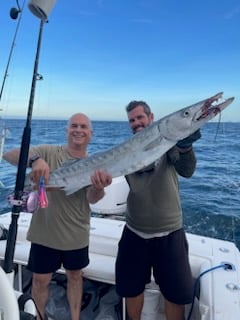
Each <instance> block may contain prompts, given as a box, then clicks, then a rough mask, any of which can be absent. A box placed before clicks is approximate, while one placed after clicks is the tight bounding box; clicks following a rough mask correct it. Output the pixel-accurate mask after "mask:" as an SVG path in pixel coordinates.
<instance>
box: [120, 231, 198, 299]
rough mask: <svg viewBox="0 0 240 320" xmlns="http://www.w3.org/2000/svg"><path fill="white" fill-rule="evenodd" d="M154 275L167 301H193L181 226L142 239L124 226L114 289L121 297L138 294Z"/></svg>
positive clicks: (184, 237)
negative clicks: (165, 234) (158, 235)
mask: <svg viewBox="0 0 240 320" xmlns="http://www.w3.org/2000/svg"><path fill="white" fill-rule="evenodd" d="M152 272H153V277H154V279H155V281H156V283H157V284H158V285H159V288H160V290H161V292H162V294H163V296H164V298H165V299H167V300H168V301H170V302H173V303H176V304H187V303H190V302H191V301H192V295H193V278H192V274H191V268H190V264H189V258H188V243H187V239H186V236H185V232H184V230H183V229H180V230H177V231H175V232H172V233H170V234H169V235H167V236H163V237H156V238H151V239H143V238H141V237H139V236H138V235H136V234H135V233H134V232H132V231H131V230H129V229H128V228H127V227H126V226H125V228H124V230H123V234H122V237H121V239H120V241H119V245H118V255H117V259H116V290H117V292H118V294H119V295H120V296H122V297H136V296H137V295H139V294H141V293H142V292H143V291H144V289H145V286H146V284H147V283H149V282H150V281H151V275H152Z"/></svg>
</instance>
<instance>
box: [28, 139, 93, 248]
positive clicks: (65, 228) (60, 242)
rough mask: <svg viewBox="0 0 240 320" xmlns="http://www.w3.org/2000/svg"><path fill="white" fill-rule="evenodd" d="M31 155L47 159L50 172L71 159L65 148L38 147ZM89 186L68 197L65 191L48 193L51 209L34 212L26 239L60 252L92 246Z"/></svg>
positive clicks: (49, 207) (32, 149)
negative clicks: (87, 195)
mask: <svg viewBox="0 0 240 320" xmlns="http://www.w3.org/2000/svg"><path fill="white" fill-rule="evenodd" d="M30 152H31V154H36V155H39V156H40V157H41V158H42V159H44V160H45V161H46V162H47V163H48V165H49V166H50V169H51V170H54V169H56V168H58V167H60V166H61V165H62V163H63V162H64V161H66V160H68V159H72V157H71V156H70V155H69V153H68V152H67V148H66V146H53V145H39V146H37V147H32V148H31V150H30ZM86 189H87V187H85V188H83V189H81V190H79V191H77V192H75V193H73V194H71V195H69V196H66V195H65V192H64V191H49V192H47V196H48V202H49V204H48V207H47V208H45V209H41V208H40V209H39V210H38V211H37V212H35V213H33V216H32V220H31V224H30V228H29V231H28V235H27V239H28V240H29V241H31V242H33V243H37V244H41V245H44V246H47V247H50V248H54V249H60V250H75V249H80V248H84V247H86V246H87V245H88V244H89V229H90V207H89V203H88V201H87V199H86Z"/></svg>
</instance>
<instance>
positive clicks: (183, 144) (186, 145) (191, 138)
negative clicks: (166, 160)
mask: <svg viewBox="0 0 240 320" xmlns="http://www.w3.org/2000/svg"><path fill="white" fill-rule="evenodd" d="M200 138H201V132H200V129H198V130H197V131H195V132H194V133H192V134H191V135H190V136H189V137H187V138H185V139H183V140H180V141H178V143H177V147H178V148H181V149H187V148H190V147H191V146H192V144H193V142H195V141H197V140H198V139H200Z"/></svg>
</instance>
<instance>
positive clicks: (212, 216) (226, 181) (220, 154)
mask: <svg viewBox="0 0 240 320" xmlns="http://www.w3.org/2000/svg"><path fill="white" fill-rule="evenodd" d="M5 122H6V125H7V127H8V128H9V130H10V134H9V135H8V137H7V139H6V142H5V151H6V150H9V149H12V148H16V147H19V146H20V144H21V139H22V134H23V129H24V126H25V120H19V119H18V120H13V119H11V120H10V119H6V120H5ZM31 127H32V130H31V143H32V144H33V145H36V144H39V143H41V144H42V143H50V144H64V143H65V141H66V121H63V120H33V121H32V126H31ZM93 130H94V135H93V139H92V142H91V144H90V146H89V153H94V152H97V151H102V150H106V149H109V148H111V147H112V146H114V145H116V144H119V143H121V142H123V141H124V140H126V139H127V138H128V137H130V135H131V132H130V130H129V126H128V123H127V122H121V121H119V122H118V121H112V122H111V121H94V122H93ZM201 132H202V137H201V139H200V140H199V141H197V142H196V143H195V151H196V156H197V169H196V171H195V173H194V175H193V177H191V178H190V179H184V178H180V194H181V199H182V207H183V217H184V227H185V230H186V231H187V232H191V233H196V234H201V235H205V236H210V237H217V238H220V239H226V240H231V241H234V242H235V243H236V245H237V246H238V248H240V209H239V204H240V161H239V156H240V123H220V124H218V123H215V122H210V123H207V124H206V125H205V126H204V127H203V128H202V130H201ZM16 171H17V168H16V167H13V166H11V165H10V164H8V163H7V162H6V161H4V160H3V161H2V162H1V164H0V180H1V182H2V183H3V185H4V186H3V187H1V189H0V213H3V212H7V211H10V210H11V208H10V207H9V205H8V202H7V196H8V194H9V193H11V192H12V191H13V190H14V186H15V178H16Z"/></svg>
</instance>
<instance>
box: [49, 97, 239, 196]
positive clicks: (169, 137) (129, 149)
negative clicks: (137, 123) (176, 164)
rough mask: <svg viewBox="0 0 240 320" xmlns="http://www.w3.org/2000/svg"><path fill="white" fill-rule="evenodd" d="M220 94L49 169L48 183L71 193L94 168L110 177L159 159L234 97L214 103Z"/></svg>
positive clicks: (88, 178) (85, 181)
mask: <svg viewBox="0 0 240 320" xmlns="http://www.w3.org/2000/svg"><path fill="white" fill-rule="evenodd" d="M221 97H222V93H219V94H217V95H215V96H213V97H210V98H208V99H205V100H203V101H201V102H198V103H196V104H194V105H192V106H189V107H187V108H183V109H180V110H179V111H176V112H174V113H172V114H170V115H167V116H165V117H164V118H162V119H160V120H158V121H156V122H155V123H153V124H152V125H151V126H149V127H148V128H146V129H144V130H142V131H140V132H138V133H136V134H135V135H133V136H132V137H131V138H130V139H128V140H127V141H125V142H123V143H121V144H119V145H117V146H115V147H113V148H112V149H110V150H107V151H104V152H100V153H96V154H93V155H92V156H90V157H88V158H84V159H79V160H76V161H75V162H74V163H72V162H71V163H69V165H68V164H64V166H62V167H60V168H59V169H57V170H55V171H53V172H52V173H51V175H50V179H49V185H50V186H55V187H61V188H63V189H64V190H65V192H66V194H71V193H73V192H76V191H77V190H79V189H81V188H83V187H85V186H88V185H90V184H91V175H93V173H94V172H95V171H96V170H97V169H103V170H105V171H106V172H109V173H110V174H111V175H112V177H113V178H114V177H118V176H122V175H127V174H130V173H132V172H135V171H138V170H140V169H143V168H144V167H146V166H148V165H150V164H151V163H153V162H155V161H156V160H157V159H159V158H160V157H161V156H162V155H163V154H164V153H165V152H167V151H168V150H169V149H170V148H171V147H173V146H174V145H175V144H176V142H177V141H179V140H180V139H183V138H185V137H187V136H189V135H190V134H192V133H193V132H195V131H196V130H197V129H199V128H201V127H202V126H203V125H204V124H205V123H206V122H207V121H209V120H211V119H212V118H213V117H215V116H216V114H217V113H218V112H220V111H222V110H223V109H224V108H226V107H227V106H228V105H229V104H230V103H231V102H232V101H233V99H234V98H230V99H228V100H226V101H225V102H223V103H220V104H218V105H217V104H216V103H215V102H216V101H217V100H218V99H219V98H221ZM213 103H215V104H214V106H213Z"/></svg>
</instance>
